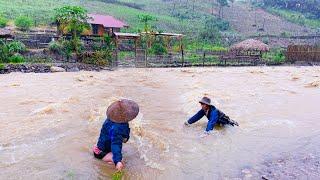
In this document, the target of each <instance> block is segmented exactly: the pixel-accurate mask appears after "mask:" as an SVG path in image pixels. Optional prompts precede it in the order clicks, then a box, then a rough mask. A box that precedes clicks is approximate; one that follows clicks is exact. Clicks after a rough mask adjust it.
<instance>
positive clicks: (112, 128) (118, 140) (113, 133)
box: [93, 99, 139, 171]
mask: <svg viewBox="0 0 320 180" xmlns="http://www.w3.org/2000/svg"><path fill="white" fill-rule="evenodd" d="M138 113H139V106H138V104H137V103H135V102H134V101H131V100H127V99H122V100H119V101H116V102H114V103H112V104H111V105H110V106H109V107H108V109H107V119H106V120H105V122H104V123H103V125H102V128H101V132H100V136H99V140H98V143H97V145H95V146H94V148H93V154H94V157H95V158H97V159H101V160H103V161H105V162H107V163H108V164H113V163H114V165H115V167H116V169H117V170H118V171H121V170H122V169H123V168H124V163H123V161H122V143H126V142H127V141H128V140H129V138H130V128H129V123H128V122H129V121H131V120H133V119H134V118H135V117H136V116H137V115H138Z"/></svg>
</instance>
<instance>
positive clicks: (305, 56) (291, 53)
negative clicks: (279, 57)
mask: <svg viewBox="0 0 320 180" xmlns="http://www.w3.org/2000/svg"><path fill="white" fill-rule="evenodd" d="M287 60H288V61H290V62H295V61H307V62H320V47H316V46H310V45H290V46H288V50H287Z"/></svg>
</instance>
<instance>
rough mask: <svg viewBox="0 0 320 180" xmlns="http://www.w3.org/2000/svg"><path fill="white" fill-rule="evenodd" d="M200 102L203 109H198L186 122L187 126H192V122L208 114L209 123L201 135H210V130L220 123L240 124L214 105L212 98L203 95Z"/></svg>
mask: <svg viewBox="0 0 320 180" xmlns="http://www.w3.org/2000/svg"><path fill="white" fill-rule="evenodd" d="M199 103H200V105H201V110H200V111H198V112H197V113H196V114H195V115H194V116H192V117H191V118H190V119H189V120H188V121H186V122H185V123H184V124H185V125H186V126H190V125H191V124H193V123H195V122H197V121H199V120H200V119H201V118H202V117H203V116H206V117H207V118H208V124H207V127H206V130H205V132H204V135H202V136H201V137H204V136H206V135H208V134H209V132H210V131H212V130H213V128H214V126H215V125H217V124H220V125H226V124H229V125H231V126H239V124H238V123H237V122H236V121H234V120H231V119H230V118H229V117H228V116H227V115H225V114H224V113H223V112H221V111H220V110H219V109H217V108H216V107H215V106H214V105H212V104H211V99H210V98H208V97H203V98H202V99H201V100H200V101H199Z"/></svg>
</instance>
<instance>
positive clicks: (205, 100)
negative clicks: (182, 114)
mask: <svg viewBox="0 0 320 180" xmlns="http://www.w3.org/2000/svg"><path fill="white" fill-rule="evenodd" d="M199 103H200V104H206V105H209V106H212V104H211V99H210V98H208V97H203V98H202V99H201V100H200V101H199Z"/></svg>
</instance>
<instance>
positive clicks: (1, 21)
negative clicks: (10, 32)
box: [0, 16, 8, 28]
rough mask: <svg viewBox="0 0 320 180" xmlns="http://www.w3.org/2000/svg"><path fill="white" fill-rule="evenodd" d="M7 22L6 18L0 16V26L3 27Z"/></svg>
mask: <svg viewBox="0 0 320 180" xmlns="http://www.w3.org/2000/svg"><path fill="white" fill-rule="evenodd" d="M7 23H8V19H6V18H4V17H2V16H0V28H4V27H6V26H7Z"/></svg>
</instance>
